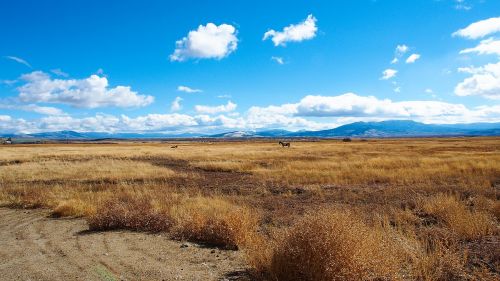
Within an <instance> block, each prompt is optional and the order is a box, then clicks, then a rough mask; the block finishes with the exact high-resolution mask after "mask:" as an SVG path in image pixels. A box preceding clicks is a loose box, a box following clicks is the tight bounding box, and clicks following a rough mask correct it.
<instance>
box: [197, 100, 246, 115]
mask: <svg viewBox="0 0 500 281" xmlns="http://www.w3.org/2000/svg"><path fill="white" fill-rule="evenodd" d="M236 107H237V105H236V104H235V103H232V102H231V101H228V102H227V104H225V105H224V104H223V105H218V106H208V105H196V106H195V107H194V110H196V112H198V113H201V114H216V113H223V112H231V111H234V110H235V109H236Z"/></svg>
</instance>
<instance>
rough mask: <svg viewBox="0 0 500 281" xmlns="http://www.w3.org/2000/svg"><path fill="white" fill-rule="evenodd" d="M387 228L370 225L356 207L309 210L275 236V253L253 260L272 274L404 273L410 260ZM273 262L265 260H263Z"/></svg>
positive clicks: (354, 276) (316, 277)
mask: <svg viewBox="0 0 500 281" xmlns="http://www.w3.org/2000/svg"><path fill="white" fill-rule="evenodd" d="M391 237H392V234H390V233H389V232H386V231H384V230H383V229H382V228H378V227H370V226H367V225H366V224H365V223H364V222H363V221H362V220H360V219H359V218H358V217H357V216H356V215H354V214H352V213H350V212H340V211H335V210H323V211H320V212H318V213H311V214H309V215H306V216H305V217H304V218H303V219H302V220H300V221H299V222H298V223H297V224H296V225H295V226H293V227H292V228H291V229H289V230H286V231H284V233H282V235H279V237H278V238H277V239H276V240H275V243H274V245H272V250H271V251H269V253H270V254H271V256H270V257H269V258H268V259H262V258H261V257H260V253H259V252H257V253H256V254H257V261H256V262H255V260H254V261H253V262H252V256H251V255H252V253H249V256H250V261H251V263H252V264H253V265H254V266H256V269H257V270H258V271H259V270H260V271H262V270H264V272H261V273H263V275H267V276H268V278H269V279H272V280H283V281H286V280H303V281H307V280H311V281H323V280H324V281H326V280H328V281H332V280H386V279H391V280H393V279H400V278H401V276H402V273H403V272H402V270H403V267H404V262H403V258H402V256H401V255H400V254H399V253H398V250H400V249H398V247H397V246H396V245H398V243H395V241H393V240H392V239H391ZM266 261H267V262H269V264H267V265H266V264H259V263H261V262H266Z"/></svg>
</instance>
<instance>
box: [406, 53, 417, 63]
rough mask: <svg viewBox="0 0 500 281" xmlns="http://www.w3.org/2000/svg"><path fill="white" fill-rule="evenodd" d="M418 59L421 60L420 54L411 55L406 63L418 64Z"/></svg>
mask: <svg viewBox="0 0 500 281" xmlns="http://www.w3.org/2000/svg"><path fill="white" fill-rule="evenodd" d="M418 59H420V55H419V54H411V55H410V56H409V57H408V58H407V59H406V63H414V62H416V61H417V60H418Z"/></svg>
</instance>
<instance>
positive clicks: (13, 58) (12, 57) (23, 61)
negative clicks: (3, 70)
mask: <svg viewBox="0 0 500 281" xmlns="http://www.w3.org/2000/svg"><path fill="white" fill-rule="evenodd" d="M5 58H6V59H9V60H12V61H15V62H17V63H20V64H23V65H25V66H27V67H29V68H32V67H31V64H29V63H28V62H27V61H26V60H24V59H22V58H19V57H15V56H5Z"/></svg>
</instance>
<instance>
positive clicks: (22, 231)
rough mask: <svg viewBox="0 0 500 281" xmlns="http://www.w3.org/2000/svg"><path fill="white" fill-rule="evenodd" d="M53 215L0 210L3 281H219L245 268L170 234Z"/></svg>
mask: <svg viewBox="0 0 500 281" xmlns="http://www.w3.org/2000/svg"><path fill="white" fill-rule="evenodd" d="M49 215H50V212H49V211H46V210H20V209H7V208H0V245H2V247H0V280H42V281H44V280H77V279H78V280H113V278H114V279H116V280H221V279H224V276H232V275H231V273H232V272H239V271H241V269H243V268H244V263H243V259H242V257H241V254H240V253H239V252H232V251H220V250H217V253H215V251H212V249H207V248H201V247H198V246H196V245H194V244H190V245H189V247H187V248H185V247H182V248H181V247H180V245H181V243H179V242H176V241H172V240H169V239H168V236H166V235H150V234H144V233H134V232H127V231H116V232H88V230H87V229H88V227H87V224H86V222H85V221H84V220H82V219H53V218H49V217H48V216H49ZM231 280H249V279H248V277H245V276H242V278H240V279H231Z"/></svg>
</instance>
